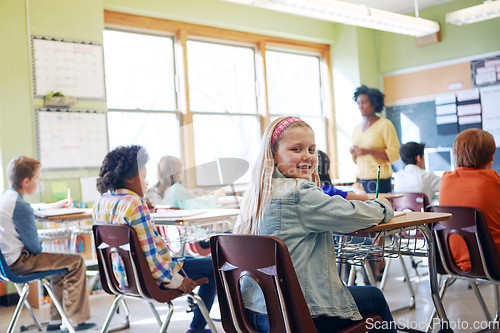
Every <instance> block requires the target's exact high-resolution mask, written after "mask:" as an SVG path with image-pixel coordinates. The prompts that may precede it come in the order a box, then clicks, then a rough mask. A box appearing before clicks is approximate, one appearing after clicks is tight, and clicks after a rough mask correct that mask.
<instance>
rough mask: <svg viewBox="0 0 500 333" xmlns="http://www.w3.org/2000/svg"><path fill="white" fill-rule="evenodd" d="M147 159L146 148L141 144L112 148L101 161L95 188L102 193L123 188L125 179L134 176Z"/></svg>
mask: <svg viewBox="0 0 500 333" xmlns="http://www.w3.org/2000/svg"><path fill="white" fill-rule="evenodd" d="M148 159H149V157H148V153H147V152H146V149H144V148H143V147H141V146H137V145H132V146H120V147H117V148H115V149H113V150H112V151H110V152H109V153H108V154H106V157H104V161H103V162H102V166H101V169H100V170H99V178H97V190H98V191H99V192H100V193H101V194H104V193H106V192H107V191H108V190H116V189H119V188H123V187H124V184H125V179H130V178H134V177H135V176H136V175H137V173H138V172H139V169H140V168H142V167H144V166H145V165H146V163H147V162H148Z"/></svg>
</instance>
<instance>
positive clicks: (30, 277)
mask: <svg viewBox="0 0 500 333" xmlns="http://www.w3.org/2000/svg"><path fill="white" fill-rule="evenodd" d="M67 272H68V270H67V269H66V268H62V269H52V270H47V271H39V272H35V273H30V274H26V275H16V274H14V273H13V272H12V271H11V270H10V268H9V265H7V262H6V261H5V258H4V256H3V253H2V251H1V250H0V280H2V281H5V282H12V283H14V286H15V287H16V290H17V292H18V293H19V302H17V306H16V309H15V311H14V315H13V316H12V319H11V321H10V324H9V328H8V329H7V332H8V333H10V332H13V331H14V328H15V327H16V324H17V321H18V319H19V315H20V314H21V310H22V308H23V305H25V306H26V308H27V309H28V311H29V312H30V314H31V317H32V318H33V321H34V322H35V325H36V326H37V327H38V330H40V331H41V330H42V325H41V324H40V322H39V321H38V319H37V318H36V316H35V313H34V312H33V309H32V308H31V305H30V304H29V303H28V301H27V300H26V298H27V297H28V293H29V282H33V281H36V280H39V281H40V282H41V283H42V285H43V286H44V288H45V289H46V290H47V292H48V293H49V296H50V299H51V300H52V302H53V303H54V305H55V306H56V308H57V311H59V314H60V315H61V318H62V321H63V324H64V325H65V326H66V327H67V329H68V331H69V332H71V333H74V332H75V330H74V328H73V326H72V325H71V322H70V320H69V318H68V316H67V315H66V312H65V311H64V308H63V307H62V305H61V303H60V302H59V300H58V299H57V297H56V296H55V294H54V290H53V289H52V287H51V286H50V282H49V281H47V279H46V277H48V276H51V275H58V274H66V273H67Z"/></svg>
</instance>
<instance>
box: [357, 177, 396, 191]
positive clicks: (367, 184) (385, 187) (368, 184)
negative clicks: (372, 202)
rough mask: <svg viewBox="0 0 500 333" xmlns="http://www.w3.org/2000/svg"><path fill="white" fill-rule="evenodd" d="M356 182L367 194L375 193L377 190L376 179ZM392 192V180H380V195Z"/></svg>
mask: <svg viewBox="0 0 500 333" xmlns="http://www.w3.org/2000/svg"><path fill="white" fill-rule="evenodd" d="M356 181H357V182H358V183H360V184H361V185H363V187H364V188H365V191H366V193H375V192H376V190H377V180H376V179H359V178H357V179H356ZM389 192H392V184H391V179H390V178H388V179H380V181H379V183H378V193H389Z"/></svg>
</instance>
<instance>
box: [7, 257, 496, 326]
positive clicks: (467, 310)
mask: <svg viewBox="0 0 500 333" xmlns="http://www.w3.org/2000/svg"><path fill="white" fill-rule="evenodd" d="M400 269H401V268H400V264H399V263H398V262H397V261H394V263H393V264H392V266H391V272H390V275H389V280H388V283H387V286H386V288H385V290H384V294H385V296H386V298H387V300H388V302H389V305H390V306H391V308H397V307H400V306H402V305H406V304H407V303H408V302H409V293H408V289H407V287H406V285H405V284H404V283H403V282H402V279H401V278H400ZM419 272H421V273H425V267H422V268H420V269H419ZM410 274H411V275H413V274H414V271H413V269H411V270H410ZM357 280H358V281H360V282H361V281H363V279H362V278H361V276H358V279H357ZM413 281H414V287H415V291H416V294H417V297H416V309H414V310H411V311H403V312H400V313H397V314H395V315H394V317H395V320H396V322H397V323H398V324H402V325H404V326H406V327H410V328H414V329H420V330H423V329H424V327H425V323H426V321H427V319H428V317H429V314H430V312H431V310H432V300H431V297H430V292H429V280H428V279H427V277H426V276H423V277H422V278H420V279H418V278H417V279H414V280H413ZM467 287H468V283H467V282H465V281H456V282H455V283H453V284H452V285H451V286H450V287H449V289H448V292H447V295H446V297H445V299H444V306H445V309H446V311H447V314H448V317H449V318H450V321H451V324H452V328H454V331H455V332H474V331H478V330H479V328H481V327H480V326H481V325H485V323H486V321H485V317H484V315H483V313H482V311H481V308H480V307H479V304H478V302H477V300H476V298H475V296H474V293H473V291H472V289H468V288H467ZM480 290H481V292H482V293H483V296H484V297H485V299H486V303H487V305H488V307H489V309H490V312H493V310H494V306H495V305H494V298H493V288H492V287H491V286H488V285H482V286H480ZM90 300H91V306H92V321H94V322H96V323H97V328H96V329H92V330H88V331H87V332H97V331H98V330H99V329H100V327H101V326H102V324H103V322H104V319H105V317H106V314H107V311H108V309H109V307H110V305H111V302H112V301H113V297H112V296H109V295H105V294H100V295H93V296H91V299H90ZM127 304H128V305H129V308H130V311H131V327H130V329H128V330H124V331H123V332H137V333H138V332H157V331H158V329H159V326H158V324H157V322H156V320H155V319H154V317H153V316H152V313H151V311H150V309H149V307H148V306H147V305H146V304H145V303H143V302H142V301H136V300H128V301H127ZM174 306H175V308H174V309H175V312H174V315H173V317H172V322H171V324H170V327H169V330H168V332H170V333H184V332H186V331H187V329H188V328H189V323H190V321H191V316H192V314H191V313H186V308H187V302H186V300H185V298H181V299H177V300H175V302H174ZM157 308H158V312H159V313H160V315H162V314H164V313H165V312H166V306H163V305H158V307H157ZM13 312H14V306H10V307H1V306H0V332H5V331H6V330H7V327H8V323H9V320H10V317H11V316H12V314H13ZM36 312H37V315H38V317H39V319H41V320H42V321H45V322H46V321H47V319H48V311H47V307H42V309H39V310H36ZM211 316H212V317H213V318H219V313H218V305H217V304H215V305H214V307H213V309H212V312H211ZM493 316H494V313H493ZM115 317H116V318H115V319H114V320H113V322H112V324H111V326H112V327H113V326H116V325H118V324H120V323H121V320H122V319H123V313H121V314H119V315H118V316H116V315H115ZM30 324H31V319H30V317H29V313H28V312H27V311H26V310H23V312H22V315H21V318H20V320H19V322H18V324H17V327H16V332H19V331H20V327H21V325H30ZM215 324H216V327H217V329H218V330H219V332H223V330H222V326H221V324H220V323H219V322H216V323H215ZM474 325H476V326H477V327H478V329H473V326H474ZM25 332H38V331H37V330H36V329H34V328H33V327H31V328H30V329H29V330H27V331H25ZM434 332H437V329H435V330H434Z"/></svg>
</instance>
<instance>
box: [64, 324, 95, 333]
mask: <svg viewBox="0 0 500 333" xmlns="http://www.w3.org/2000/svg"><path fill="white" fill-rule="evenodd" d="M94 326H95V323H89V322H85V323H80V324H78V325H75V326H73V328H74V329H75V331H84V330H88V329H89V328H92V327H94ZM66 332H69V331H68V329H67V328H66V327H61V333H66Z"/></svg>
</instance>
